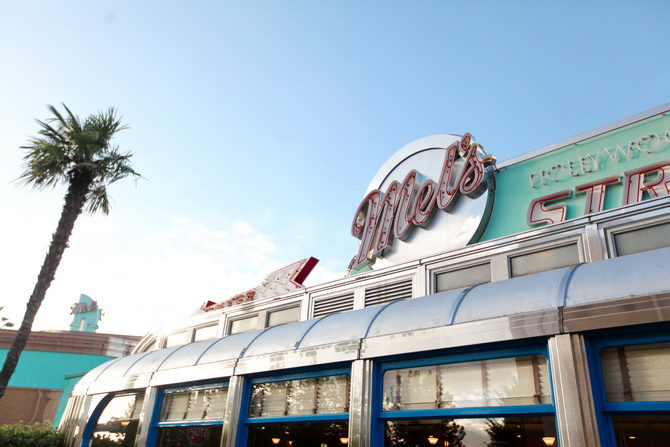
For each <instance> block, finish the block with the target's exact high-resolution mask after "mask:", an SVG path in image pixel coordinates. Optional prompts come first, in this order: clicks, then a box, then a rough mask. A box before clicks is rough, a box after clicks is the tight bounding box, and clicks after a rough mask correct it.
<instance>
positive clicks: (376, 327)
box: [367, 289, 464, 337]
mask: <svg viewBox="0 0 670 447" xmlns="http://www.w3.org/2000/svg"><path fill="white" fill-rule="evenodd" d="M463 291H464V289H458V290H451V291H448V292H441V293H437V294H435V295H430V296H426V297H422V298H415V299H410V300H402V301H395V302H393V303H390V304H387V305H386V306H385V307H384V308H383V309H382V310H381V311H380V312H379V314H378V315H377V318H375V319H374V321H372V323H371V324H370V328H369V329H368V332H367V337H378V336H381V335H388V334H397V333H400V332H406V331H415V330H420V329H427V328H433V327H439V326H446V325H448V324H451V321H452V319H453V314H454V312H455V311H456V308H457V307H458V302H459V301H460V299H461V298H462V296H461V295H462V293H463Z"/></svg>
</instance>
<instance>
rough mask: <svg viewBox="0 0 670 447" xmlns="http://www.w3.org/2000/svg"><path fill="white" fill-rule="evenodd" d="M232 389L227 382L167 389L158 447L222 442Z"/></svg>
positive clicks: (205, 446)
mask: <svg viewBox="0 0 670 447" xmlns="http://www.w3.org/2000/svg"><path fill="white" fill-rule="evenodd" d="M227 397H228V389H227V388H226V385H225V384H223V383H216V384H209V385H205V386H197V387H196V386H194V387H188V388H182V389H172V390H166V391H165V392H164V394H163V400H162V403H161V407H160V413H159V416H158V424H157V440H156V446H157V447H190V446H193V445H198V446H203V447H210V446H211V447H214V446H217V447H218V446H219V445H220V444H221V433H222V431H223V417H224V416H225V410H226V399H227Z"/></svg>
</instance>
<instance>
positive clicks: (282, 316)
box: [267, 306, 300, 327]
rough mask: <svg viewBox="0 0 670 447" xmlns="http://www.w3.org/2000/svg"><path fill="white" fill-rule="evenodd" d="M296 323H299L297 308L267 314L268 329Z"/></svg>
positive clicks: (298, 310) (298, 309)
mask: <svg viewBox="0 0 670 447" xmlns="http://www.w3.org/2000/svg"><path fill="white" fill-rule="evenodd" d="M296 321H300V307H299V306H295V307H289V308H288V309H281V310H275V311H272V312H268V324H267V326H268V327H273V326H279V325H280V324H286V323H294V322H296Z"/></svg>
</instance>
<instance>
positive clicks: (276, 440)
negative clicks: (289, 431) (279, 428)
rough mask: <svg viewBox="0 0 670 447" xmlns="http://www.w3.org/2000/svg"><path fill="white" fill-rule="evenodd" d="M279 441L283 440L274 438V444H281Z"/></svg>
mask: <svg viewBox="0 0 670 447" xmlns="http://www.w3.org/2000/svg"><path fill="white" fill-rule="evenodd" d="M279 441H281V438H272V443H273V444H279Z"/></svg>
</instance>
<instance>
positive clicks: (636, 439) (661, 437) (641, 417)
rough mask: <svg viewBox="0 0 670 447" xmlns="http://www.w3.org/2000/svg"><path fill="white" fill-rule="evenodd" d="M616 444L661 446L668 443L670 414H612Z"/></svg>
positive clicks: (630, 446) (632, 446) (641, 446)
mask: <svg viewBox="0 0 670 447" xmlns="http://www.w3.org/2000/svg"><path fill="white" fill-rule="evenodd" d="M612 424H613V426H614V436H615V437H616V443H617V446H621V447H624V446H625V447H638V446H639V447H643V446H645V447H646V446H663V445H669V443H670V415H667V414H635V415H629V414H622V415H616V416H612Z"/></svg>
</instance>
